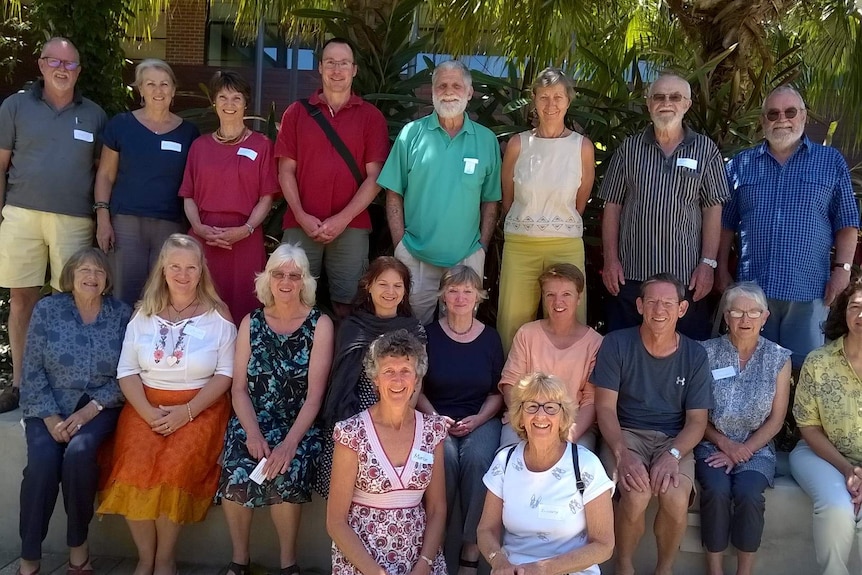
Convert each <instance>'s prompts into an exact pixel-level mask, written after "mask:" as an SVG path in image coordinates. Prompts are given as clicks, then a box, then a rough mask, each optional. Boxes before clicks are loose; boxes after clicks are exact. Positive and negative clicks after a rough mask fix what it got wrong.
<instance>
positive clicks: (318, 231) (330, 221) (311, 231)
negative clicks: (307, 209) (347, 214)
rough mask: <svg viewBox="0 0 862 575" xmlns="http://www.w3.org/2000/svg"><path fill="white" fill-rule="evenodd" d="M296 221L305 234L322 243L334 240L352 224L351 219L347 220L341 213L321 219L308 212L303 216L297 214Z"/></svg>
mask: <svg viewBox="0 0 862 575" xmlns="http://www.w3.org/2000/svg"><path fill="white" fill-rule="evenodd" d="M296 221H297V223H298V224H299V225H300V227H301V228H302V231H304V232H305V235H307V236H308V237H310V238H311V239H312V240H314V241H316V242H320V243H322V244H328V243H330V242H331V241H333V240H334V239H335V238H337V237H338V236H340V235H341V234H342V233H343V232H344V230H345V229H346V228H347V226H348V225H349V224H350V220H346V219H345V218H343V217H341V215H340V214H335V215H334V216H330V217H328V218H326V219H325V220H323V221H320V219H319V218H317V217H315V216H312V215H311V214H307V213H306V214H303V215H301V216H299V215H297V216H296Z"/></svg>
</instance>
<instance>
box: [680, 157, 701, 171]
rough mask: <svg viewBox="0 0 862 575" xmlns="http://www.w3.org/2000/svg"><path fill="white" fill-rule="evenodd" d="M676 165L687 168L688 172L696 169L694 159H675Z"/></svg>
mask: <svg viewBox="0 0 862 575" xmlns="http://www.w3.org/2000/svg"><path fill="white" fill-rule="evenodd" d="M676 165H677V166H682V167H683V168H688V169H689V170H696V169H697V160H695V159H694V158H677V159H676Z"/></svg>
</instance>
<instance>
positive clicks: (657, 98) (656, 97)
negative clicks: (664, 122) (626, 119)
mask: <svg viewBox="0 0 862 575" xmlns="http://www.w3.org/2000/svg"><path fill="white" fill-rule="evenodd" d="M650 99H651V100H652V101H653V102H664V101H665V100H670V101H671V102H673V103H674V104H678V103H680V102H682V101H683V100H685V99H686V97H685V96H683V95H682V94H680V93H679V92H674V93H673V94H653V95H652V96H650Z"/></svg>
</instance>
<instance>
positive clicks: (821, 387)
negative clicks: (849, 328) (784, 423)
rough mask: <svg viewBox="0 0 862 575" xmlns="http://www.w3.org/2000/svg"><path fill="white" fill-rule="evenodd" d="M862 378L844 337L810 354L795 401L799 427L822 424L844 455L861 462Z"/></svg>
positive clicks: (855, 461)
mask: <svg viewBox="0 0 862 575" xmlns="http://www.w3.org/2000/svg"><path fill="white" fill-rule="evenodd" d="M860 389H862V381H860V380H859V377H858V376H857V375H856V373H855V372H854V371H853V368H852V367H851V366H850V363H849V362H848V361H847V357H846V356H845V355H844V338H843V337H842V338H840V339H837V340H835V341H833V342H830V343H827V344H826V345H824V346H823V347H821V348H818V349H815V350H814V351H812V352H811V353H809V354H808V357H807V358H806V359H805V363H804V364H803V365H802V371H801V372H800V373H799V384H798V385H797V386H796V396H795V398H794V402H793V416H794V417H795V418H796V425H798V426H799V427H808V426H815V425H816V426H820V427H822V428H823V432H824V433H825V434H826V437H827V438H829V441H830V442H831V443H832V445H834V446H835V447H836V448H837V449H838V451H840V452H841V455H843V456H844V457H846V458H847V459H849V460H850V461H852V462H853V464H854V465H862V393H860Z"/></svg>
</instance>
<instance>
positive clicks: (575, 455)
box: [572, 443, 586, 497]
mask: <svg viewBox="0 0 862 575" xmlns="http://www.w3.org/2000/svg"><path fill="white" fill-rule="evenodd" d="M572 466H573V467H574V468H575V481H576V482H577V486H578V493H580V494H581V497H583V496H584V490H586V485H584V480H583V479H581V466H580V465H579V464H578V444H577V443H572Z"/></svg>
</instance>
